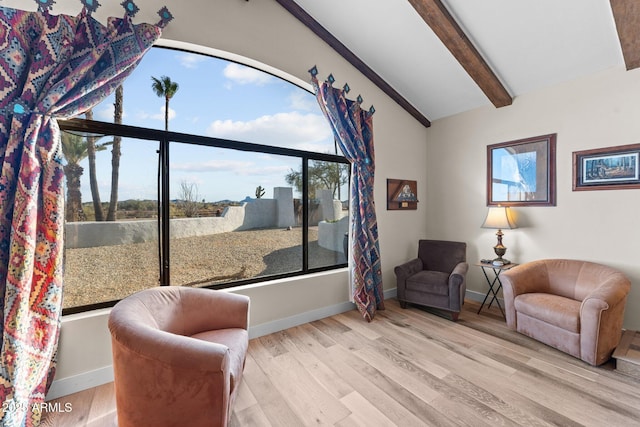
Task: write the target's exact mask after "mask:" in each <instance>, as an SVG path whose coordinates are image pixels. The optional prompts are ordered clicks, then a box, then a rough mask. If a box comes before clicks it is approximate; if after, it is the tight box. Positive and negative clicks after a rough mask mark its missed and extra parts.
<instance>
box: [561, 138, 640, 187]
mask: <svg viewBox="0 0 640 427" xmlns="http://www.w3.org/2000/svg"><path fill="white" fill-rule="evenodd" d="M639 160H640V144H630V145H618V146H616V147H606V148H596V149H593V150H584V151H574V152H573V191H586V190H621V189H629V188H640V175H639V174H638V161H639Z"/></svg>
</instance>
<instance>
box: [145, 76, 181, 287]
mask: <svg viewBox="0 0 640 427" xmlns="http://www.w3.org/2000/svg"><path fill="white" fill-rule="evenodd" d="M151 81H153V84H152V85H151V88H152V89H153V91H154V92H155V93H156V95H158V96H159V97H161V98H163V97H164V130H165V131H168V130H169V101H170V100H171V98H173V95H175V94H176V92H177V91H178V89H179V87H180V86H179V85H178V83H176V82H173V81H171V78H169V77H167V76H162V77H161V78H159V79H158V78H156V77H153V76H152V77H151ZM161 152H162V142H160V147H158V153H161ZM161 161H162V160H161V157H160V156H158V197H160V192H161V190H162V184H161V180H160V178H161V177H160V170H161V167H160V166H161V165H160V162H161ZM160 218H162V205H161V204H160V203H158V219H160ZM158 239H159V241H163V236H162V224H161V221H158ZM163 258H164V257H163V256H162V245H161V244H159V245H158V260H159V262H160V271H161V272H162V271H163V265H162V260H163ZM167 259H168V258H167ZM162 277H163V273H160V278H159V280H160V284H163V283H162V282H163V280H162Z"/></svg>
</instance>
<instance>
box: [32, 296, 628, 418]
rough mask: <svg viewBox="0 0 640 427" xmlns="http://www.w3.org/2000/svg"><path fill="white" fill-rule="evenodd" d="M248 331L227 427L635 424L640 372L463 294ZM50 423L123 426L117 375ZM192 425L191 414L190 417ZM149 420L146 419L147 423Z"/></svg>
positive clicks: (67, 398)
mask: <svg viewBox="0 0 640 427" xmlns="http://www.w3.org/2000/svg"><path fill="white" fill-rule="evenodd" d="M385 303H386V306H387V309H386V310H385V311H380V312H378V314H377V315H376V317H375V319H374V321H373V322H371V323H366V322H365V321H364V320H362V319H361V318H360V315H359V313H358V312H357V311H352V312H348V313H343V314H339V315H336V316H332V317H329V318H326V319H322V320H318V321H315V322H312V323H308V324H305V325H301V326H298V327H295V328H291V329H287V330H285V331H281V332H277V333H274V334H271V335H267V336H264V337H260V338H256V339H253V340H251V341H250V344H249V353H248V357H247V364H246V368H245V372H244V378H243V382H242V383H241V388H240V390H239V394H238V398H237V400H236V403H235V406H234V410H233V414H232V418H231V423H230V424H231V426H274V427H275V426H277V427H280V426H295V427H298V426H309V425H332V426H338V427H347V426H421V425H428V426H473V427H479V426H517V425H521V426H638V425H640V381H638V380H635V379H633V378H631V377H628V376H626V375H623V374H621V373H619V372H616V371H615V370H614V364H613V363H614V362H613V361H611V362H609V363H608V364H605V365H604V366H601V367H598V368H594V367H592V366H589V365H587V364H585V363H584V362H582V361H580V360H578V359H575V358H573V357H571V356H568V355H566V354H564V353H561V352H559V351H557V350H554V349H552V348H550V347H547V346H545V345H544V344H541V343H538V342H536V341H534V340H532V339H530V338H528V337H525V336H523V335H520V334H518V333H516V332H513V331H510V330H509V329H508V328H507V327H506V325H505V322H504V319H503V318H502V316H501V314H500V313H499V312H498V311H497V309H490V310H484V309H483V311H482V313H481V314H480V315H478V314H476V311H477V309H478V304H477V303H474V302H472V301H467V303H466V304H465V309H464V311H463V312H462V313H461V315H460V319H459V321H458V322H456V323H454V322H451V321H450V320H447V319H445V318H442V317H439V316H436V315H434V314H432V313H430V312H428V311H425V310H423V309H420V308H417V307H411V306H410V307H409V308H408V309H406V310H403V309H401V308H400V307H399V305H398V303H397V301H396V300H388V301H386V302H385ZM54 402H58V403H60V404H61V405H62V406H64V404H67V403H71V405H72V407H73V410H72V411H71V412H68V413H48V414H46V416H45V417H44V418H43V423H42V425H43V426H73V427H76V426H87V427H105V426H109V427H111V426H116V425H117V423H116V416H115V399H114V396H113V384H112V383H111V384H106V385H104V386H101V387H97V388H94V389H91V390H87V391H84V392H81V393H77V394H74V395H71V396H65V397H62V398H60V399H58V400H57V401H54ZM185 425H188V420H185ZM140 427H143V426H140Z"/></svg>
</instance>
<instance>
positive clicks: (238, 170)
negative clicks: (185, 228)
mask: <svg viewBox="0 0 640 427" xmlns="http://www.w3.org/2000/svg"><path fill="white" fill-rule="evenodd" d="M289 169H290V168H289V167H288V166H258V165H256V164H255V163H254V162H250V161H241V160H209V161H204V162H189V163H176V164H173V165H172V166H171V170H173V171H181V172H191V173H200V172H226V173H229V174H234V175H251V176H254V175H256V176H257V175H266V176H269V175H273V174H280V175H284V174H285V173H287V172H289ZM191 181H195V179H191Z"/></svg>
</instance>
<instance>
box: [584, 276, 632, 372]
mask: <svg viewBox="0 0 640 427" xmlns="http://www.w3.org/2000/svg"><path fill="white" fill-rule="evenodd" d="M630 289H631V282H629V279H627V278H626V276H624V275H623V274H616V275H614V276H612V277H611V278H609V279H608V280H607V281H606V282H604V283H603V284H602V285H601V286H599V287H598V288H597V289H595V290H594V291H593V292H591V293H590V294H589V295H587V297H586V298H585V299H584V300H583V301H582V304H581V305H580V351H581V354H582V359H583V360H585V361H586V362H589V363H591V364H592V365H598V364H600V363H602V362H603V361H605V360H607V359H608V358H609V356H610V353H611V351H610V349H612V348H614V347H615V346H616V345H617V343H618V340H619V339H620V335H621V333H622V323H623V320H624V309H625V304H626V300H627V294H628V293H629V290H630Z"/></svg>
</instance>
